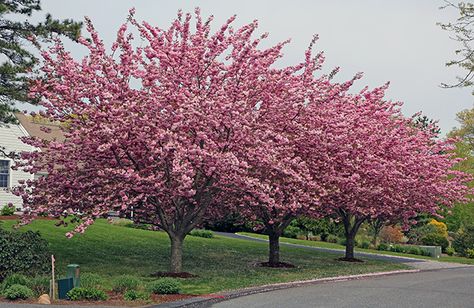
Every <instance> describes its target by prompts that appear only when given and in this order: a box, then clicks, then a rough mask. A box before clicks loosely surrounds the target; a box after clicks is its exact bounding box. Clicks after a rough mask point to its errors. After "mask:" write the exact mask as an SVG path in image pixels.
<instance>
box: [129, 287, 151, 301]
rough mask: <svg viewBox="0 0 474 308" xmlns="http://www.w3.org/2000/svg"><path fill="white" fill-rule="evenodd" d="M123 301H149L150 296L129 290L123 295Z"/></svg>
mask: <svg viewBox="0 0 474 308" xmlns="http://www.w3.org/2000/svg"><path fill="white" fill-rule="evenodd" d="M123 299H124V300H126V301H136V300H149V299H150V294H149V293H147V292H143V291H136V290H128V291H126V292H125V293H124V294H123Z"/></svg>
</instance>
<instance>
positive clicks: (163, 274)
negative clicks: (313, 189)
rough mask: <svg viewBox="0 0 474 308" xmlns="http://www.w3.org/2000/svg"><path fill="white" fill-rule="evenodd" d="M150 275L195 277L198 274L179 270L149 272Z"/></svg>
mask: <svg viewBox="0 0 474 308" xmlns="http://www.w3.org/2000/svg"><path fill="white" fill-rule="evenodd" d="M150 277H172V278H196V277H199V276H198V275H194V274H191V273H188V272H180V273H172V272H156V273H153V274H150Z"/></svg>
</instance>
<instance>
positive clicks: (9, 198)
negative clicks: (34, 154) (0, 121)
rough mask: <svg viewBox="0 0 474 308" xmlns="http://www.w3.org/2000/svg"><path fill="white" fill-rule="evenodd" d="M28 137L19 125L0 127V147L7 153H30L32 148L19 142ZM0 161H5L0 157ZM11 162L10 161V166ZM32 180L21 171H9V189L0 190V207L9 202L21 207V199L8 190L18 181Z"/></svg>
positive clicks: (30, 175) (27, 174)
mask: <svg viewBox="0 0 474 308" xmlns="http://www.w3.org/2000/svg"><path fill="white" fill-rule="evenodd" d="M24 136H28V133H27V132H26V131H25V130H24V129H23V127H21V126H20V125H11V124H10V125H8V126H5V125H0V146H2V147H5V150H6V152H7V153H9V152H11V151H15V152H20V151H31V150H32V149H33V147H31V146H29V145H26V144H24V143H23V142H21V140H20V139H19V137H24ZM0 159H6V158H4V157H0ZM11 164H12V162H11V161H10V165H11ZM27 179H33V175H32V174H30V173H26V172H23V171H21V170H11V169H10V176H9V188H8V189H2V188H0V207H3V206H4V205H5V204H7V203H9V202H11V203H13V205H14V206H15V207H16V208H21V207H22V200H21V198H19V197H17V196H15V195H13V194H12V193H11V192H10V191H9V190H10V189H11V187H13V186H15V185H17V184H18V181H19V180H27Z"/></svg>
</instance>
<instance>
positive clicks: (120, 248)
mask: <svg viewBox="0 0 474 308" xmlns="http://www.w3.org/2000/svg"><path fill="white" fill-rule="evenodd" d="M13 224H14V222H13V221H5V222H4V223H3V227H4V228H9V227H11V226H12V225H13ZM26 229H30V230H37V231H40V233H41V235H42V236H43V237H44V238H45V239H47V240H48V242H49V243H50V249H51V252H52V253H54V254H55V256H56V260H57V269H58V271H59V272H60V273H64V271H65V266H66V265H67V264H69V263H77V264H79V265H80V266H81V271H82V272H92V273H98V274H100V275H102V276H104V277H106V278H113V277H114V276H118V275H122V274H132V275H137V276H141V277H148V275H149V274H150V273H153V272H156V271H166V270H167V268H168V254H169V239H168V236H167V235H166V233H164V232H156V231H146V230H138V229H131V228H126V227H122V226H114V225H111V224H109V223H108V222H107V221H105V220H99V221H97V222H96V223H95V224H94V225H92V226H91V227H90V228H89V229H88V230H87V231H86V233H85V234H82V235H76V236H75V237H74V238H72V239H67V238H66V237H65V235H64V234H65V233H66V232H67V230H68V229H70V228H64V227H56V226H54V221H47V220H39V221H35V222H33V223H32V224H31V225H29V226H26V227H23V228H22V230H26ZM267 249H268V248H267V244H266V243H259V242H251V241H247V240H239V239H230V238H224V237H219V236H216V237H215V238H213V239H205V238H199V237H192V236H188V237H186V239H185V244H184V270H185V271H188V272H191V273H193V274H196V275H199V277H198V278H192V279H186V280H182V283H183V287H184V293H188V294H205V293H213V292H217V291H222V290H230V289H237V288H243V287H249V286H257V285H263V284H269V283H276V282H288V281H295V280H304V279H313V278H320V277H330V276H338V275H349V274H361V273H368V272H378V271H388V270H396V269H404V268H407V266H405V265H402V264H393V263H387V262H382V261H375V260H366V262H364V263H346V262H341V261H336V260H335V259H336V258H337V257H338V256H337V255H334V254H328V253H320V252H314V251H309V250H307V249H299V248H293V247H282V248H281V255H282V260H283V261H287V262H291V263H293V264H295V265H296V266H297V268H294V269H270V268H261V267H256V266H255V263H256V262H259V261H265V260H266V257H267ZM145 279H146V278H145ZM110 280H111V279H108V281H109V282H108V283H110ZM106 287H107V286H106Z"/></svg>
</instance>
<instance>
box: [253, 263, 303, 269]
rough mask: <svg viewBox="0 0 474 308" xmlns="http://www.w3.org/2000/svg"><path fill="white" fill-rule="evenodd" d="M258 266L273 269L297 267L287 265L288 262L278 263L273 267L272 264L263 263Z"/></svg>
mask: <svg viewBox="0 0 474 308" xmlns="http://www.w3.org/2000/svg"><path fill="white" fill-rule="evenodd" d="M257 266H260V267H272V268H295V267H296V266H294V265H293V264H291V263H286V262H278V263H277V264H273V265H270V263H268V262H261V263H258V264H257Z"/></svg>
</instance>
